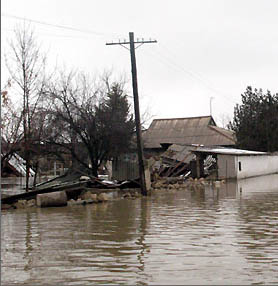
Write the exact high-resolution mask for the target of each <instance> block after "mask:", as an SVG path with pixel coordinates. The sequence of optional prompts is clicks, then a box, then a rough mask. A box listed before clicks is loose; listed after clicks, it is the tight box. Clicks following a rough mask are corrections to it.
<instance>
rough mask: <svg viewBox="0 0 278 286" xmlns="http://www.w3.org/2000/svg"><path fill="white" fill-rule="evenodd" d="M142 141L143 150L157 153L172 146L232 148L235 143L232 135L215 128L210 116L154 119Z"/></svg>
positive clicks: (224, 130)
mask: <svg viewBox="0 0 278 286" xmlns="http://www.w3.org/2000/svg"><path fill="white" fill-rule="evenodd" d="M143 141H144V149H145V150H149V151H150V150H152V151H158V152H159V151H162V150H166V149H167V148H168V147H169V146H171V145H172V144H177V145H203V146H229V147H232V146H234V145H235V143H236V141H235V136H234V133H233V132H232V131H230V130H227V129H224V128H220V127H217V126H216V123H215V121H214V119H213V118H212V116H199V117H187V118H169V119H155V120H153V122H152V123H151V125H150V127H149V128H148V130H147V131H145V132H144V134H143Z"/></svg>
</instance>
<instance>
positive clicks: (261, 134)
mask: <svg viewBox="0 0 278 286" xmlns="http://www.w3.org/2000/svg"><path fill="white" fill-rule="evenodd" d="M241 99H242V104H241V105H239V104H237V105H236V106H235V109H234V118H233V120H232V121H231V122H230V123H229V128H230V129H231V130H233V131H234V132H235V135H236V139H237V146H238V147H239V148H243V149H247V150H256V151H266V152H274V151H278V93H276V94H271V92H270V91H267V92H266V93H264V92H263V91H262V90H261V89H253V88H252V87H251V86H249V87H247V89H246V91H245V92H244V93H243V94H242V95H241Z"/></svg>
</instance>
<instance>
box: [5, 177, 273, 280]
mask: <svg viewBox="0 0 278 286" xmlns="http://www.w3.org/2000/svg"><path fill="white" fill-rule="evenodd" d="M277 217H278V175H271V176H265V177H258V178H254V179H248V180H244V181H239V182H231V183H227V184H224V185H221V187H220V188H217V189H216V188H213V187H212V186H210V185H207V186H206V187H205V189H200V190H186V189H184V190H171V191H156V192H155V193H154V194H153V195H152V196H151V197H148V198H137V199H134V200H131V199H121V200H115V201H110V202H107V203H101V204H90V205H85V206H82V205H76V206H68V207H61V208H45V209H40V208H33V209H17V210H8V211H3V212H2V243H1V252H2V256H1V259H2V262H1V281H2V285H45V284H49V285H96V284H106V285H107V284H125V285H127V284H129V285H131V284H132V285H135V284H136V285H151V284H156V285H157V284H160V285H163V284H168V285H169V284H171V285H177V284H183V285H186V284H189V285H192V284H203V285H216V284H222V285H223V284H226V285H227V284H252V283H261V284H267V285H270V284H278V239H277V238H278V220H277Z"/></svg>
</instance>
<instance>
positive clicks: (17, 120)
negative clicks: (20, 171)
mask: <svg viewBox="0 0 278 286" xmlns="http://www.w3.org/2000/svg"><path fill="white" fill-rule="evenodd" d="M10 88H11V81H10V80H8V82H7V84H6V85H5V86H4V87H3V89H2V90H1V98H2V106H1V139H2V146H1V170H2V171H3V167H4V166H5V164H6V163H7V162H8V161H9V160H10V158H11V157H12V156H13V155H14V153H15V152H17V151H19V150H20V143H21V142H22V139H23V132H22V130H21V128H20V125H21V123H22V116H21V112H20V110H18V109H16V108H15V105H14V104H13V102H12V100H11V97H10V95H9V91H8V90H9V89H10Z"/></svg>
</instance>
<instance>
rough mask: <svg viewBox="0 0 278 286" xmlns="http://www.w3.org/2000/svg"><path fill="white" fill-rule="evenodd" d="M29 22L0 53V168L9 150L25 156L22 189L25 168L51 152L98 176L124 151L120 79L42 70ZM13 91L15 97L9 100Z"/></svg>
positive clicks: (129, 130)
mask: <svg viewBox="0 0 278 286" xmlns="http://www.w3.org/2000/svg"><path fill="white" fill-rule="evenodd" d="M46 62H47V58H46V56H45V55H44V54H43V53H42V52H41V49H40V47H39V45H38V44H37V40H36V38H35V35H34V33H33V32H32V30H31V29H30V27H25V26H24V27H17V28H16V29H15V39H14V40H13V41H11V42H10V53H9V54H6V66H7V68H8V71H9V73H10V78H9V80H8V83H7V85H6V86H4V87H3V89H2V90H1V97H2V102H3V105H2V124H1V132H2V150H1V158H2V160H1V167H2V168H1V170H3V167H4V165H5V164H6V163H7V162H8V161H9V159H10V158H11V156H13V154H14V153H15V152H19V153H20V154H21V155H22V157H23V158H24V159H25V161H26V191H28V186H29V177H30V169H31V168H32V169H33V170H35V173H37V171H38V169H39V167H40V166H39V164H40V158H42V157H43V156H46V155H49V154H50V153H51V154H52V156H53V157H56V158H57V159H58V160H63V154H62V153H63V152H65V153H67V154H69V155H70V156H71V158H72V162H73V166H78V167H82V168H83V169H85V170H86V172H87V173H88V174H91V175H93V176H97V175H98V168H99V166H100V165H101V164H102V163H103V162H105V161H107V160H109V159H111V158H112V157H113V156H118V155H119V154H121V153H122V152H125V151H127V149H128V147H129V142H130V140H131V137H132V136H133V134H134V129H135V124H134V120H133V116H132V113H131V110H130V107H131V106H130V103H129V100H128V95H127V93H126V91H125V84H124V82H123V81H122V80H119V81H115V80H112V76H111V75H107V74H106V75H102V76H99V77H96V78H94V79H92V78H90V76H89V75H85V74H84V73H80V72H73V71H71V72H65V71H60V72H58V71H57V69H56V70H55V71H54V72H52V73H50V74H49V73H48V72H47V68H46ZM15 94H17V96H18V99H19V102H18V104H16V102H15V100H14V99H15Z"/></svg>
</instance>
